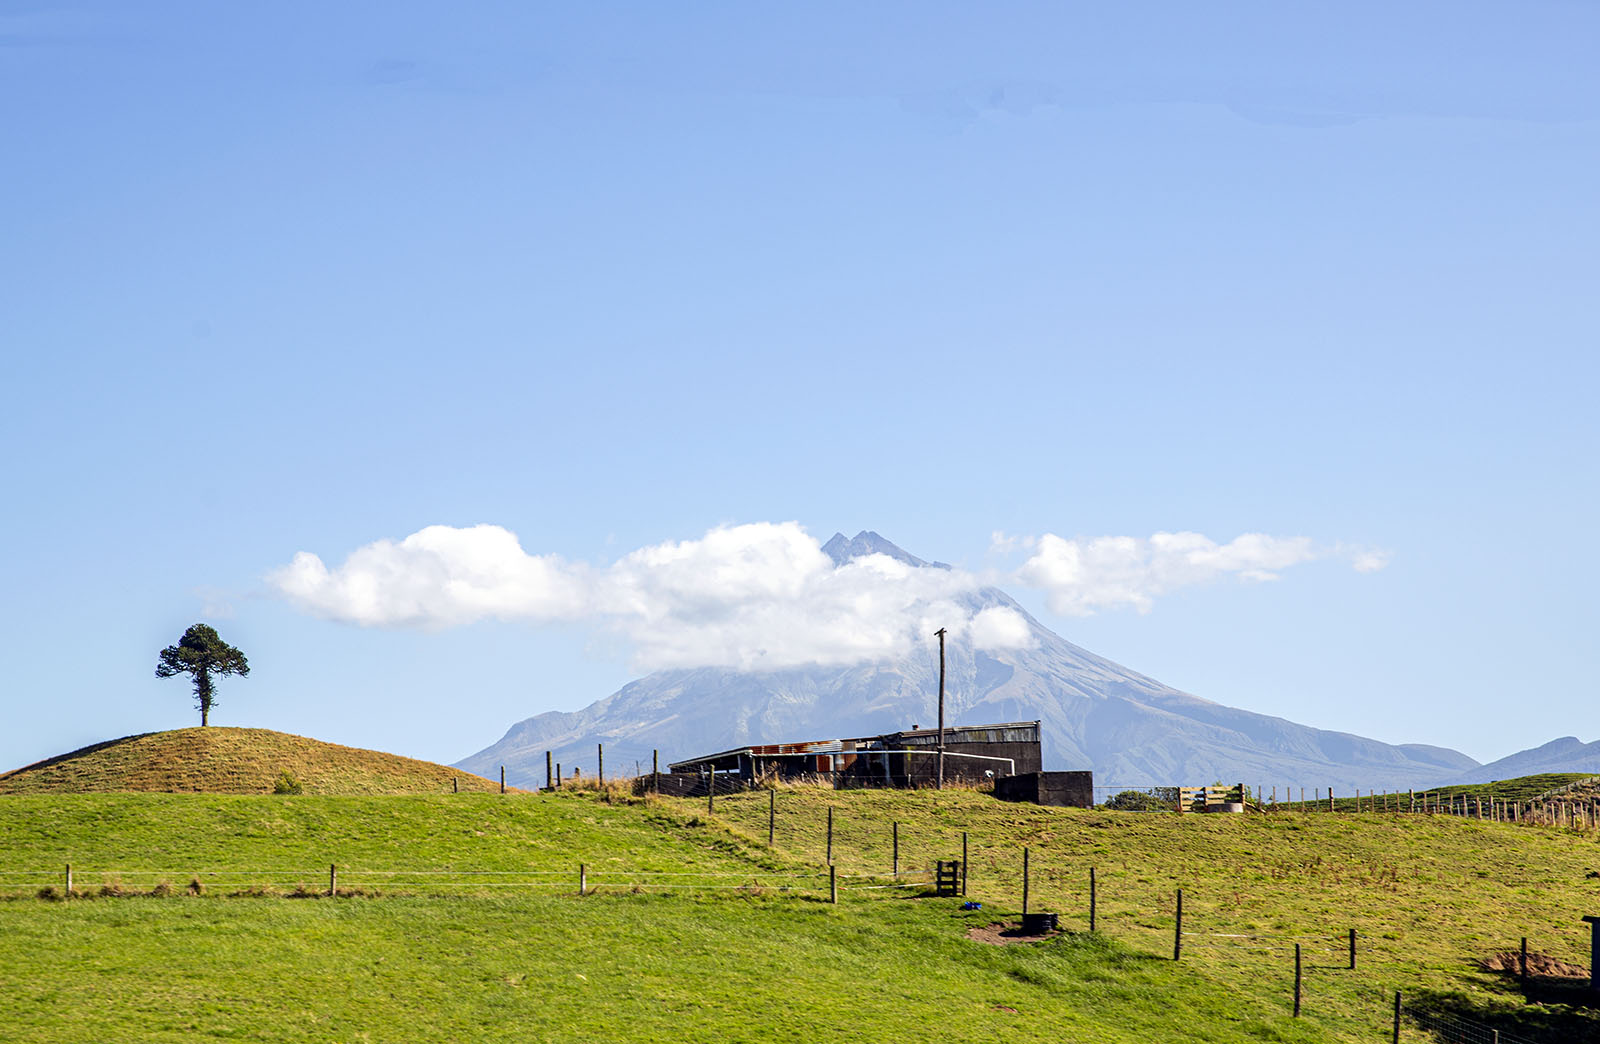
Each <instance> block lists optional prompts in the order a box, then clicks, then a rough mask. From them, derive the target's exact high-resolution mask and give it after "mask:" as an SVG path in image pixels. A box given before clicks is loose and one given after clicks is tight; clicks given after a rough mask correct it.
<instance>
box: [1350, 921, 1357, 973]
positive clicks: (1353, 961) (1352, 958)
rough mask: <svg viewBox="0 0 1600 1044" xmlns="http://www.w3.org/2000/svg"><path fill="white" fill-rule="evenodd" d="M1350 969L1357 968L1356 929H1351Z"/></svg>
mask: <svg viewBox="0 0 1600 1044" xmlns="http://www.w3.org/2000/svg"><path fill="white" fill-rule="evenodd" d="M1350 970H1351V971H1355V970H1356V930H1355V929H1354V928H1352V929H1350Z"/></svg>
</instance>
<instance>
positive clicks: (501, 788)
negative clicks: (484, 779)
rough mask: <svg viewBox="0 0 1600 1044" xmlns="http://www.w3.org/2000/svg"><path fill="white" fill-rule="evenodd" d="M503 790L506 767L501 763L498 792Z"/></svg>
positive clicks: (503, 791) (504, 787)
mask: <svg viewBox="0 0 1600 1044" xmlns="http://www.w3.org/2000/svg"><path fill="white" fill-rule="evenodd" d="M505 792H506V767H505V766H504V765H501V766H500V793H502V794H504V793H505Z"/></svg>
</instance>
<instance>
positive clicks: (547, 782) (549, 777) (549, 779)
mask: <svg viewBox="0 0 1600 1044" xmlns="http://www.w3.org/2000/svg"><path fill="white" fill-rule="evenodd" d="M550 757H551V754H550V752H549V751H548V750H547V751H545V752H544V788H545V789H546V790H549V789H550V788H551V787H554V786H555V785H556V783H555V774H554V773H553V772H552V771H551V768H550Z"/></svg>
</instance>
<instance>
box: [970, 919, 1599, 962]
mask: <svg viewBox="0 0 1600 1044" xmlns="http://www.w3.org/2000/svg"><path fill="white" fill-rule="evenodd" d="M1060 934H1061V933H1060V932H1043V933H1041V934H1039V935H1024V934H1022V925H1021V924H1018V923H1015V922H1011V923H1007V922H1005V921H996V922H995V923H993V924H986V925H983V926H982V927H981V928H968V929H967V938H968V939H971V940H972V941H973V942H981V943H988V944H989V945H990V946H1010V945H1011V944H1012V943H1025V942H1038V941H1039V940H1040V939H1053V938H1055V937H1056V936H1058V935H1060ZM1584 974H1585V975H1587V974H1588V973H1587V972H1585V973H1584Z"/></svg>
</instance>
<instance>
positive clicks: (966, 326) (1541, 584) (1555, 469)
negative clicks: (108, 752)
mask: <svg viewBox="0 0 1600 1044" xmlns="http://www.w3.org/2000/svg"><path fill="white" fill-rule="evenodd" d="M330 6H331V5H312V4H303V5H294V4H281V5H272V6H271V7H270V8H265V7H264V8H259V9H255V10H242V9H238V8H235V7H231V6H227V7H219V6H216V5H210V4H198V3H197V4H190V5H177V4H169V5H143V6H141V7H140V8H139V9H137V10H135V9H134V8H133V7H131V6H129V5H121V4H93V3H88V4H75V5H71V6H67V5H56V4H46V3H40V4H27V3H21V4H15V3H14V4H9V5H4V6H0V119H3V121H4V126H5V127H6V129H7V135H6V137H7V140H8V141H10V142H11V143H12V147H11V148H8V149H7V154H6V158H5V160H4V161H3V162H0V190H3V191H0V228H3V229H4V230H5V232H4V236H3V239H0V243H3V246H0V316H3V317H4V323H3V332H0V337H3V339H4V345H5V352H4V358H5V360H6V361H5V370H4V373H5V378H4V380H3V381H0V436H3V438H4V443H5V446H6V452H5V454H4V457H3V463H0V479H3V482H4V489H5V490H6V491H7V501H8V505H7V507H8V510H6V511H5V512H4V513H3V515H0V537H3V538H4V542H5V546H6V548H7V563H8V569H7V574H8V583H7V585H6V586H7V591H8V597H6V598H5V599H4V602H3V604H0V633H3V634H4V636H5V638H4V643H5V646H6V647H7V648H8V649H9V651H10V653H11V655H10V656H9V657H8V660H9V663H10V667H9V670H8V677H7V680H6V684H5V686H4V690H3V691H4V693H5V695H4V701H3V709H4V713H5V721H6V728H5V729H4V730H0V765H3V766H6V767H9V766H13V765H17V764H22V763H24V762H27V761H31V760H34V759H37V758H40V757H45V756H48V755H51V754H54V753H57V752H60V751H62V750H65V749H69V748H72V747H76V746H79V745H82V744H84V743H88V742H93V741H96V740H99V739H104V738H107V737H111V736H117V735H123V734H126V733H130V732H139V731H147V730H151V729H160V728H171V727H177V726H181V725H186V724H192V723H194V719H195V714H194V712H193V711H192V709H191V706H190V699H189V696H188V693H187V691H186V690H185V689H184V687H183V685H182V683H181V682H178V681H165V682H162V681H158V680H156V679H155V678H154V677H153V670H154V666H155V659H156V653H157V652H158V650H159V649H160V648H161V647H162V646H163V645H166V644H169V643H170V642H172V641H174V640H175V639H176V638H177V637H178V635H179V634H180V633H181V632H182V630H183V629H184V628H185V627H186V626H188V625H189V624H191V623H194V622H196V621H197V620H207V621H209V622H211V623H213V624H214V625H215V626H217V628H218V629H219V630H220V631H221V633H222V634H223V636H224V637H225V638H227V639H229V640H231V641H232V642H233V643H234V644H236V645H238V646H239V647H240V648H242V649H243V650H244V651H245V652H246V653H247V654H248V655H249V656H250V658H251V663H252V666H253V668H254V671H253V674H252V676H251V677H250V678H249V679H247V680H242V681H230V682H227V683H224V685H223V686H222V688H221V690H220V694H219V695H220V701H221V702H220V706H219V709H218V711H217V712H216V713H215V715H214V716H213V719H212V720H213V722H215V723H218V724H240V725H258V726H263V727H270V728H277V729H282V730H285V731H289V732H296V733H301V734H306V735H312V736H317V737H319V738H322V739H327V740H331V741H336V742H343V743H350V744H355V745H360V746H371V747H378V748H383V749H389V750H394V751H397V752H400V753H405V754H409V755H413V756H419V757H426V758H431V759H436V760H446V761H448V760H455V759H458V758H460V757H463V756H465V755H467V754H469V753H471V752H473V751H475V750H477V749H479V748H481V747H483V746H486V745H487V744H489V743H491V742H493V741H494V740H495V739H497V738H498V737H499V736H500V735H501V734H502V732H503V731H504V730H505V728H506V727H508V726H509V725H510V724H512V723H513V722H515V721H517V720H520V719H521V718H524V717H527V716H529V715H531V714H534V713H537V712H539V711H542V710H547V709H570V708H575V707H578V706H582V705H584V704H587V703H588V702H590V701H592V700H593V699H597V698H599V697H602V696H604V695H607V694H609V693H610V692H611V691H613V690H614V689H615V688H617V687H618V686H619V685H620V684H622V683H623V682H625V681H627V680H628V679H629V678H630V677H633V676H634V675H635V672H636V670H637V669H640V667H641V665H644V666H648V665H649V664H648V663H644V662H643V661H641V659H640V652H639V648H638V641H639V635H640V633H641V632H640V631H638V630H637V629H636V628H635V629H632V630H630V629H629V628H627V627H623V628H621V629H619V628H617V627H616V626H612V625H611V624H608V623H606V622H605V620H607V619H614V618H611V617H607V618H604V619H601V618H597V617H596V616H595V615H594V614H593V613H591V612H576V611H574V612H555V611H551V612H544V613H535V614H529V613H526V612H513V613H504V614H500V616H498V617H497V616H496V614H494V613H488V614H479V615H486V616H487V617H488V618H484V619H478V618H476V617H473V619H472V620H470V621H466V622H461V621H454V622H456V623H458V624H459V625H456V626H446V624H447V623H450V622H452V621H444V620H441V619H432V618H429V619H425V620H420V622H421V623H423V624H426V625H427V626H408V625H406V624H404V623H399V624H396V623H391V624H390V625H387V626H363V625H362V623H361V622H360V619H359V617H360V614H359V613H353V612H344V613H343V615H342V616H341V614H340V611H338V610H337V609H336V608H329V607H328V605H323V608H322V610H320V613H319V611H317V610H315V609H314V607H313V608H312V609H309V610H308V606H307V603H305V602H304V601H299V602H297V601H296V600H295V599H293V598H291V597H287V596H286V594H285V592H284V590H283V589H282V587H281V585H276V584H274V583H273V582H272V581H270V580H269V579H268V578H269V577H270V576H273V575H275V571H278V570H282V569H283V568H284V567H286V566H287V565H288V564H289V563H291V562H292V561H293V560H294V558H295V555H296V554H297V553H300V552H309V553H311V554H315V555H317V556H318V557H319V558H320V559H321V560H322V561H323V562H325V563H327V566H328V568H329V569H338V568H339V566H340V564H341V563H343V562H344V561H345V559H346V556H348V555H350V554H351V553H352V552H356V551H358V549H361V548H364V547H368V546H369V545H372V544H374V542H377V541H382V540H390V541H400V540H403V539H404V538H406V537H407V536H408V535H410V534H413V533H417V532H419V531H421V530H423V529H424V528H425V527H430V526H446V527H456V528H465V527H472V526H477V525H492V526H498V527H503V528H504V529H505V530H508V531H510V532H512V533H514V534H515V535H516V537H517V539H518V540H519V541H520V546H521V548H522V549H523V551H525V552H526V553H527V555H528V556H530V557H531V558H534V559H539V558H540V556H548V558H549V560H550V561H553V562H559V563H561V564H562V569H564V570H567V572H568V573H570V572H571V571H572V570H583V569H587V570H590V571H592V572H594V573H595V574H604V575H612V574H613V573H614V571H615V569H616V567H617V563H619V562H620V561H624V560H627V561H638V559H637V558H635V559H627V556H629V555H630V553H633V552H636V551H638V549H642V548H652V547H657V546H659V545H662V544H664V543H667V542H684V541H689V542H700V541H702V540H703V538H705V537H706V535H707V534H708V533H710V532H712V531H713V530H718V529H719V527H723V529H724V530H726V527H740V526H749V525H752V524H761V523H771V524H773V525H774V526H775V527H778V528H779V529H781V530H782V531H783V532H785V533H790V532H791V529H782V524H784V523H795V524H797V526H798V527H802V528H803V530H804V531H805V532H806V533H808V534H809V535H810V536H811V537H813V538H815V539H816V540H825V539H826V538H827V537H828V536H829V535H830V534H832V533H833V532H834V531H835V530H844V531H845V532H846V533H847V534H853V533H855V532H856V531H857V530H860V529H874V530H877V531H878V532H880V533H882V534H884V535H885V536H887V537H888V538H889V539H891V540H893V541H895V542H896V543H898V544H900V545H901V546H903V547H905V548H906V549H908V550H910V551H911V552H913V553H914V554H918V555H921V556H923V557H926V558H936V559H940V560H943V561H946V562H951V563H953V564H955V565H957V566H960V567H962V568H963V569H964V570H967V571H969V572H971V573H972V574H973V575H987V576H1001V577H1019V576H1021V575H1022V574H1023V573H1024V572H1026V563H1027V562H1028V561H1030V557H1029V556H1030V555H1031V554H1033V553H1036V552H1037V550H1038V548H1039V547H1040V546H1041V545H1040V544H1039V540H1040V539H1042V538H1044V537H1046V536H1047V535H1053V536H1054V537H1056V538H1059V539H1060V540H1062V541H1064V542H1068V543H1071V542H1074V541H1076V542H1078V543H1076V544H1073V546H1078V547H1084V548H1087V547H1089V546H1091V545H1090V543H1089V542H1090V541H1093V540H1094V539H1096V538H1101V537H1131V538H1135V539H1137V540H1148V539H1149V538H1150V537H1152V535H1154V534H1158V533H1174V532H1188V533H1197V534H1202V535H1203V536H1204V537H1206V538H1207V539H1208V540H1210V541H1212V542H1214V543H1215V544H1216V545H1217V546H1219V547H1229V546H1236V545H1233V544H1232V542H1233V541H1235V540H1236V539H1237V538H1239V537H1240V536H1242V535H1245V534H1264V535H1266V536H1268V537H1271V538H1272V539H1273V540H1276V541H1295V540H1299V541H1301V542H1302V543H1299V544H1294V545H1287V544H1285V545H1282V546H1293V547H1300V548H1308V549H1310V550H1308V551H1307V552H1306V553H1305V554H1303V555H1299V556H1296V555H1294V554H1291V555H1290V556H1289V558H1288V559H1285V561H1288V562H1289V564H1288V565H1286V566H1284V567H1282V568H1280V569H1276V570H1273V573H1274V575H1275V576H1276V577H1277V578H1276V579H1273V580H1270V581H1261V580H1251V579H1248V578H1246V577H1244V576H1243V575H1242V574H1241V571H1239V570H1233V571H1228V570H1222V571H1218V572H1215V573H1214V574H1206V575H1197V576H1195V577H1191V578H1189V579H1187V580H1185V581H1184V582H1182V583H1172V584H1170V585H1168V586H1166V587H1163V588H1162V589H1161V590H1160V591H1159V592H1158V594H1157V595H1156V596H1155V597H1153V598H1152V600H1151V602H1150V604H1149V605H1148V607H1147V608H1148V611H1145V612H1141V611H1139V609H1138V608H1137V607H1135V606H1133V605H1131V604H1128V603H1126V602H1120V603H1119V602H1116V601H1115V599H1112V600H1110V601H1108V602H1107V603H1105V604H1097V605H1094V606H1091V607H1090V608H1091V609H1092V612H1091V613H1090V615H1078V614H1077V612H1078V610H1074V611H1061V610H1060V607H1061V606H1062V605H1063V604H1065V603H1063V602H1062V601H1061V598H1060V595H1061V591H1060V589H1059V587H1051V586H1050V585H1049V584H1047V583H1042V582H1041V583H1040V584H1037V585H1035V586H1028V585H1025V584H1020V583H1019V584H1016V585H1011V584H1008V589H1010V590H1011V591H1012V593H1014V594H1015V595H1017V597H1018V598H1019V599H1021V600H1022V602H1023V603H1024V605H1026V606H1027V607H1028V609H1029V610H1030V611H1032V612H1035V613H1036V615H1038V616H1039V617H1040V619H1041V620H1042V621H1043V622H1045V623H1046V624H1047V625H1049V626H1051V627H1052V628H1054V629H1055V630H1057V631H1059V632H1060V633H1062V634H1063V635H1065V636H1066V637H1068V638H1069V639H1071V640H1073V641H1075V642H1077V643H1078V644H1080V645H1083V646H1085V647H1087V648H1089V649H1091V650H1093V651H1095V652H1098V653H1101V654H1102V655H1106V656H1109V657H1111V658H1112V659H1115V660H1118V661H1120V662H1122V663H1125V664H1127V665H1128V666H1130V667H1133V668H1135V669H1137V670H1140V671H1143V672H1145V673H1147V674H1150V675H1152V676H1154V677H1156V678H1159V679H1160V680H1162V681H1164V682H1167V683H1168V684H1171V685H1174V686H1177V687H1179V688H1183V689H1186V690H1188V691H1191V692H1194V693H1196V694H1198V695H1201V696H1205V697H1208V698H1211V699H1215V700H1218V701H1221V702H1224V703H1228V704H1232V705H1235V706H1240V707H1246V708H1249V709H1252V710H1257V711H1263V712H1266V713H1272V714H1279V715H1283V716H1286V717H1290V718H1293V719H1295V720H1298V721H1302V722H1305V723H1308V724H1313V725H1318V726H1323V727H1330V728H1338V729H1343V730H1348V731H1352V732H1358V733H1362V734H1365V735H1370V736H1374V737H1376V738H1379V739H1384V740H1388V741H1392V742H1430V743H1438V744H1444V745H1449V746H1454V747H1457V748H1459V749H1461V750H1463V751H1465V752H1466V753H1468V754H1471V755H1472V756H1474V757H1477V758H1479V759H1480V760H1489V759H1492V758H1495V757H1499V756H1502V755H1504V754H1507V753H1510V752H1511V751H1513V750H1516V749H1519V748H1522V747H1526V746H1530V745H1533V744H1536V743H1539V742H1543V741H1545V740H1548V739H1551V738H1553V737H1555V736H1558V735H1564V734H1577V735H1579V736H1581V737H1582V738H1584V739H1593V738H1596V734H1595V732H1594V730H1593V729H1592V728H1591V727H1590V723H1591V721H1592V713H1591V709H1592V707H1593V705H1594V700H1593V697H1594V681H1593V679H1594V676H1595V668H1596V663H1595V653H1594V647H1595V643H1594V640H1593V634H1594V631H1595V625H1596V622H1597V620H1596V613H1595V611H1594V609H1593V607H1592V597H1591V593H1592V591H1593V590H1594V588H1595V586H1596V582H1597V581H1600V556H1597V552H1596V549H1595V540H1594V537H1593V531H1594V525H1593V519H1594V517H1595V514H1596V508H1597V506H1600V505H1597V496H1596V490H1597V488H1600V485H1597V481H1596V479H1597V476H1596V466H1595V457H1596V450H1597V448H1600V447H1597V421H1596V416H1595V414H1596V411H1595V409H1594V407H1593V400H1594V391H1593V389H1594V388H1595V386H1596V378H1597V377H1600V374H1597V372H1596V371H1597V365H1596V362H1595V353H1594V345H1595V343H1596V333H1597V331H1600V319H1597V317H1596V313H1595V310H1594V307H1593V297H1594V290H1593V288H1594V286H1595V285H1596V284H1597V271H1596V269H1597V262H1596V252H1595V244H1596V243H1600V208H1597V207H1596V206H1595V192H1594V188H1593V183H1594V171H1595V170H1597V169H1600V122H1597V120H1600V72H1597V71H1596V67H1595V64H1594V62H1593V61H1592V53H1593V47H1592V44H1593V41H1594V40H1595V39H1596V38H1597V35H1596V33H1597V30H1600V11H1597V10H1596V9H1595V8H1593V7H1592V6H1588V5H1582V4H1522V5H1516V6H1514V7H1512V6H1507V5H1489V4H1481V5H1474V4H1458V3H1452V4H1426V3H1423V4H1415V5H1406V6H1405V8H1404V9H1403V10H1396V9H1394V6H1393V5H1352V4H1338V5H1317V6H1312V5H1295V6H1293V7H1286V6H1284V5H1265V4H1262V5H1243V4H1241V5H1225V6H1215V5H1212V6H1207V7H1196V6H1194V5H1183V4H1173V5H1155V6H1141V7H1138V8H1129V7H1127V6H1126V5H1100V6H1096V7H1089V6H1087V5H1083V6H1068V5H981V6H979V5H971V6H933V5H927V4H907V5H891V4H880V5H870V6H868V5H858V4H838V5H827V4H807V5H796V6H794V7H791V8H789V9H788V10H784V11H780V10H774V9H766V8H764V9H758V8H756V7H752V6H750V5H725V6H715V5H694V7H693V9H692V10H689V11H686V10H683V9H681V8H680V9H669V8H664V7H661V6H659V5H635V6H630V5H592V4H574V5H568V6H565V7H557V6H554V5H545V6H535V5H523V4H507V5H501V6H494V5H474V6H473V7H472V8H471V9H470V11H467V12H462V11H460V10H449V9H446V8H445V7H444V6H442V5H440V6H433V5H408V4H392V3H385V4H369V5H355V4H350V5H339V6H338V7H337V9H334V10H330V9H329V8H330ZM791 528H792V527H791ZM745 531H748V530H745ZM996 533H1001V534H1006V535H1008V536H1009V537H1013V538H1023V539H1024V540H1025V539H1027V538H1033V540H1034V543H1033V544H1032V545H1027V544H1025V543H1023V544H1016V545H1013V546H1012V547H1011V550H1009V551H1006V550H1001V549H998V548H997V547H996V545H995V542H994V534H996ZM695 546H697V547H698V546H700V545H699V544H698V543H697V544H696V545H695ZM1141 546H1142V545H1141ZM1030 547H1031V550H1030ZM1360 554H1377V555H1379V556H1380V557H1381V558H1382V559H1383V560H1384V561H1385V562H1386V564H1385V565H1384V567H1383V568H1381V569H1369V570H1367V571H1360V570H1358V569H1355V568H1352V566H1353V565H1354V564H1355V562H1356V556H1357V555H1360ZM646 557H648V555H646ZM608 570H609V571H611V572H608ZM562 575H567V574H566V573H563V574H562ZM1030 575H1035V576H1037V575H1038V572H1037V570H1035V572H1034V574H1030ZM1148 579H1149V578H1148V577H1146V580H1148ZM1147 586H1148V584H1147ZM1069 593H1070V592H1069ZM1052 594H1055V595H1056V596H1057V598H1056V601H1055V602H1054V603H1052ZM1052 605H1054V606H1055V608H1053V607H1052ZM691 610H692V607H691ZM662 611H664V612H667V613H668V614H671V613H682V612H685V611H690V610H685V609H684V607H683V605H682V604H680V603H676V602H674V603H671V604H665V605H664V608H663V610H662ZM424 615H426V614H424ZM502 617H503V618H502ZM597 619H598V620H599V622H597ZM675 619H677V622H682V620H681V617H680V618H675ZM352 621H355V622H352ZM412 622H413V623H415V622H419V621H418V620H413V621H412ZM652 662H654V661H652Z"/></svg>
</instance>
